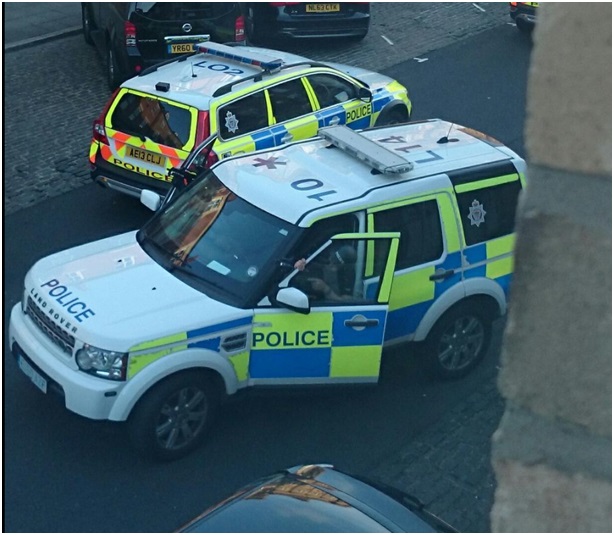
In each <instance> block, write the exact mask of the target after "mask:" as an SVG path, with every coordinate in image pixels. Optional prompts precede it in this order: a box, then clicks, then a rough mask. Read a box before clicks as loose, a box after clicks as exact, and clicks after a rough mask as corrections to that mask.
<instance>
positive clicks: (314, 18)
mask: <svg viewBox="0 0 614 535" xmlns="http://www.w3.org/2000/svg"><path fill="white" fill-rule="evenodd" d="M370 20H371V16H370V14H369V13H354V14H353V15H351V16H339V17H327V16H318V15H288V14H287V13H284V12H283V8H280V10H279V12H278V13H277V14H276V17H275V20H269V21H267V27H268V33H269V34H270V35H272V36H274V37H288V38H292V39H308V38H317V37H364V36H365V35H366V34H367V32H368V31H369V23H370Z"/></svg>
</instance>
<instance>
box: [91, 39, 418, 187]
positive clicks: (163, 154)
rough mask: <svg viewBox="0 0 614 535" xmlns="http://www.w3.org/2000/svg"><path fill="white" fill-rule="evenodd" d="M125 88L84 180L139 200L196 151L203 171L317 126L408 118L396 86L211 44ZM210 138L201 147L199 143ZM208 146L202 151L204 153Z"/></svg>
mask: <svg viewBox="0 0 614 535" xmlns="http://www.w3.org/2000/svg"><path fill="white" fill-rule="evenodd" d="M195 46H196V48H197V52H196V53H194V54H191V55H183V56H181V57H180V58H179V59H172V60H169V61H167V62H166V63H162V64H159V65H158V66H153V67H151V68H149V69H145V70H143V71H142V72H141V73H140V74H139V75H138V76H136V77H134V78H131V79H130V80H128V81H126V82H124V83H123V84H122V85H121V87H120V88H119V89H118V90H117V91H116V92H115V93H114V94H113V95H112V97H111V99H110V100H109V102H108V103H107V105H106V106H105V108H104V110H103V111H102V113H101V115H100V117H99V118H98V119H96V121H94V126H93V138H92V141H91V145H90V152H89V160H90V165H91V168H92V171H91V173H92V178H93V179H94V180H95V181H97V182H99V183H100V184H102V185H105V186H108V187H110V188H113V189H115V190H118V191H120V192H122V193H125V194H128V195H132V196H135V197H138V196H139V195H140V192H141V191H142V190H143V189H152V190H156V191H158V192H165V191H167V190H168V189H169V187H170V183H171V181H172V178H171V177H172V175H171V173H170V172H169V170H170V169H172V168H179V167H180V166H181V164H182V163H183V161H184V160H185V159H186V158H187V156H188V154H189V153H190V152H191V151H192V150H193V149H194V148H195V147H197V146H199V145H200V144H202V143H203V142H205V143H204V145H205V146H206V147H207V151H206V153H203V156H204V157H203V161H202V162H201V163H202V164H203V165H207V166H210V165H211V164H213V163H214V162H215V161H217V160H218V159H221V158H226V157H228V156H232V155H236V154H241V153H245V152H252V151H254V150H260V149H267V148H272V147H277V146H279V145H281V144H283V143H287V142H289V141H293V140H300V139H306V138H310V137H313V136H315V135H316V134H317V132H318V129H319V128H321V127H323V126H328V125H335V124H347V125H348V126H350V127H352V128H355V129H359V128H367V127H370V126H374V125H385V124H392V123H400V122H404V121H407V120H408V118H409V116H410V113H411V103H410V100H409V98H408V95H407V90H406V89H405V87H403V86H402V85H401V84H400V83H398V82H396V81H395V80H393V79H391V78H389V77H387V76H384V75H382V74H378V73H375V72H371V71H367V70H365V69H361V68H358V67H351V66H347V65H339V64H330V63H326V64H324V63H318V62H315V61H312V60H309V59H307V58H304V57H302V56H297V55H294V54H290V53H287V52H281V51H275V50H267V49H261V48H253V47H238V48H233V47H230V46H227V45H221V44H217V43H203V44H199V45H195ZM208 141H210V143H208ZM209 149H211V150H209Z"/></svg>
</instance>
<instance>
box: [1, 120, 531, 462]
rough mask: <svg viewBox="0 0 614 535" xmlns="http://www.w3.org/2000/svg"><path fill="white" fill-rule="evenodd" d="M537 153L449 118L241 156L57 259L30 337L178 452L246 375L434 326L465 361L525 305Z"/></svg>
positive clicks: (33, 308)
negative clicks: (528, 164) (523, 218)
mask: <svg viewBox="0 0 614 535" xmlns="http://www.w3.org/2000/svg"><path fill="white" fill-rule="evenodd" d="M524 171H525V163H524V161H523V160H522V159H521V158H519V157H518V156H517V155H516V154H515V153H514V152H512V151H511V150H510V149H508V148H506V147H504V146H503V145H501V144H500V143H498V142H497V141H495V140H493V139H491V138H489V137H488V136H485V135H483V134H481V133H479V132H476V131H474V130H472V129H469V128H464V127H461V126H457V125H453V124H450V123H447V122H444V121H441V120H428V121H422V122H414V123H407V124H402V125H396V126H389V127H383V128H376V129H371V130H365V131H362V132H355V131H353V130H351V129H349V128H348V127H346V126H341V125H340V126H332V127H326V128H324V129H322V130H321V131H320V137H319V138H316V139H313V140H308V141H302V142H296V143H293V144H290V145H287V146H286V147H285V148H284V147H281V148H277V149H270V150H266V151H258V152H255V153H251V154H248V155H243V156H237V157H233V158H228V159H225V160H222V161H220V162H219V163H217V164H216V165H215V166H214V167H213V168H212V169H211V170H209V171H207V172H205V174H204V175H201V176H200V177H198V178H197V179H195V180H194V181H193V182H192V183H191V184H190V186H188V187H187V188H185V189H184V190H183V191H182V192H179V193H178V194H177V195H175V198H174V199H173V200H172V201H171V202H169V203H167V204H166V205H164V206H163V207H162V208H161V209H160V210H158V212H157V213H156V214H155V216H154V217H153V218H152V219H151V220H150V221H149V222H148V223H147V224H146V225H145V226H144V227H143V228H142V229H141V230H139V231H138V232H129V233H126V234H123V235H120V236H116V237H112V238H107V239H104V240H100V241H97V242H94V243H89V244H86V245H83V246H80V247H76V248H74V249H70V250H68V251H64V252H60V253H57V254H54V255H52V256H49V257H47V258H43V259H42V260H40V261H39V262H37V263H36V264H35V265H34V267H32V269H31V270H30V271H29V273H28V274H27V276H26V280H25V292H24V296H23V301H22V302H21V304H18V305H16V306H15V307H14V308H13V310H12V314H11V321H10V346H11V349H12V352H13V354H14V355H15V357H16V358H17V360H18V362H19V365H20V367H21V369H22V370H23V371H24V372H25V373H26V375H28V376H29V377H30V378H31V379H32V381H33V382H34V383H35V384H36V385H37V386H38V387H39V388H40V389H41V390H42V391H43V392H51V391H54V392H56V393H60V394H61V395H62V396H63V398H64V403H65V405H66V407H67V408H68V409H69V410H71V411H74V412H76V413H78V414H81V415H83V416H86V417H88V418H92V419H107V420H111V421H128V429H129V431H130V434H131V437H132V439H133V441H134V444H135V445H136V446H137V448H138V449H139V450H140V451H142V452H143V453H146V454H148V455H151V456H154V457H157V458H162V459H172V458H177V457H180V456H182V455H184V454H185V453H187V452H188V451H190V450H191V449H193V448H194V447H195V446H196V445H197V443H198V442H199V441H200V440H201V439H202V438H203V436H204V434H205V430H206V428H207V425H208V423H209V421H210V418H211V415H212V414H213V412H214V410H215V408H216V406H217V404H218V403H219V402H220V401H221V400H222V399H223V398H224V397H225V396H227V395H231V394H234V393H236V392H237V391H238V390H240V389H244V388H246V387H252V386H262V385H293V386H297V385H313V384H333V383H339V384H347V383H369V382H377V380H378V375H379V371H380V360H381V354H382V347H383V346H384V345H389V344H395V343H400V342H408V341H424V342H425V344H424V345H425V347H426V349H427V351H426V354H425V358H427V359H428V360H429V363H430V365H431V366H432V368H433V370H434V371H436V372H438V373H439V374H440V375H442V376H444V377H457V376H460V375H462V374H464V373H466V372H467V371H468V370H470V369H471V368H472V367H473V366H475V365H476V364H477V363H478V361H479V360H480V358H481V357H482V356H483V355H484V353H485V351H486V349H487V347H488V344H489V338H490V332H491V327H490V326H491V322H492V320H493V319H495V318H497V317H499V316H500V315H502V314H504V313H505V311H506V302H507V294H508V289H509V285H510V278H511V276H512V271H513V248H514V237H515V234H514V218H515V207H516V203H517V198H518V195H519V192H520V191H521V189H522V187H523V185H524ZM141 199H142V201H143V202H144V203H145V204H147V205H149V206H150V207H151V208H154V209H156V208H158V205H159V204H160V202H159V201H160V197H158V196H157V194H154V193H153V192H147V191H146V192H144V193H143V194H142V196H141Z"/></svg>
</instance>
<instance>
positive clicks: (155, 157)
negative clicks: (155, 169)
mask: <svg viewBox="0 0 614 535" xmlns="http://www.w3.org/2000/svg"><path fill="white" fill-rule="evenodd" d="M128 156H130V157H131V158H136V159H137V160H141V161H142V162H147V163H152V164H154V165H158V166H160V167H165V164H166V158H165V157H164V156H162V155H161V154H156V153H155V152H149V151H148V150H144V149H137V148H136V147H128Z"/></svg>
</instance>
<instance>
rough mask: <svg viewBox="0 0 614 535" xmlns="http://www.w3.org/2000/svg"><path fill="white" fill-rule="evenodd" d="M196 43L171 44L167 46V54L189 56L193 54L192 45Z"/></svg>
mask: <svg viewBox="0 0 614 535" xmlns="http://www.w3.org/2000/svg"><path fill="white" fill-rule="evenodd" d="M195 44H196V43H173V44H170V45H168V53H169V54H189V53H190V52H194V45H195Z"/></svg>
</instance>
